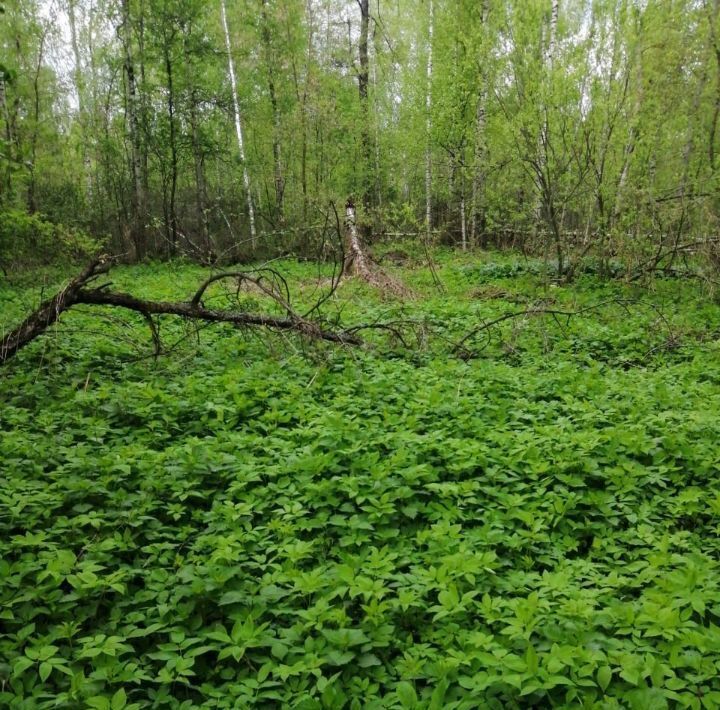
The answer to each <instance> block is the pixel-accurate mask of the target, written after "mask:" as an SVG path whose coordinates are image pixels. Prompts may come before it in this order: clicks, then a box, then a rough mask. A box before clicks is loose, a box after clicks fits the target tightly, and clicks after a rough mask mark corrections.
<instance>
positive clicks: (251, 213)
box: [220, 0, 257, 249]
mask: <svg viewBox="0 0 720 710" xmlns="http://www.w3.org/2000/svg"><path fill="white" fill-rule="evenodd" d="M220 17H221V19H222V26H223V32H224V34H225V49H226V51H227V58H228V74H229V76H230V88H231V90H232V100H233V113H234V115H235V134H236V136H237V142H238V155H239V157H240V163H241V164H242V172H243V185H244V187H245V195H246V197H247V208H248V220H249V222H250V244H251V246H252V248H253V249H255V247H256V246H257V232H256V230H255V208H254V207H253V198H252V190H251V189H250V174H249V172H248V168H247V162H246V161H245V143H244V141H243V130H242V118H241V115H240V100H239V98H238V90H237V80H236V78H235V62H234V61H233V57H232V45H231V43H230V30H229V29H228V21H227V12H226V10H225V0H220Z"/></svg>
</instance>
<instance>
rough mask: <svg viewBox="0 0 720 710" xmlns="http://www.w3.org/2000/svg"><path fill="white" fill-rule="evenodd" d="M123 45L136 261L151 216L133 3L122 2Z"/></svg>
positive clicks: (133, 237) (139, 256)
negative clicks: (145, 180)
mask: <svg viewBox="0 0 720 710" xmlns="http://www.w3.org/2000/svg"><path fill="white" fill-rule="evenodd" d="M122 18H123V21H122V27H121V30H122V32H121V35H122V44H123V51H124V55H125V57H124V69H125V78H126V82H127V83H126V112H125V115H126V120H127V128H128V134H129V138H130V149H131V156H130V163H131V170H132V227H131V230H130V236H131V240H132V242H133V246H134V247H135V257H136V258H137V259H142V258H143V257H144V256H145V253H146V247H147V244H146V238H145V218H146V213H147V204H146V193H145V187H144V185H143V178H142V172H143V171H142V147H141V137H140V118H139V112H140V105H139V104H140V102H139V96H138V88H137V80H136V77H135V64H134V61H133V54H132V28H131V24H130V0H122Z"/></svg>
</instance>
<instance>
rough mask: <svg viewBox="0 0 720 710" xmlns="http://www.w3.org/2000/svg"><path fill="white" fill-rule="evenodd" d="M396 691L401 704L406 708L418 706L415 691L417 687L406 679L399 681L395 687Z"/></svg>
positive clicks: (408, 709) (407, 709)
mask: <svg viewBox="0 0 720 710" xmlns="http://www.w3.org/2000/svg"><path fill="white" fill-rule="evenodd" d="M395 692H396V693H397V696H398V700H399V701H400V704H401V705H402V706H403V707H404V708H406V710H410V709H411V708H414V707H416V706H417V702H418V697H417V693H416V692H415V688H414V687H413V686H412V685H411V684H410V683H408V682H407V681H406V680H403V681H401V682H400V683H398V685H397V688H395Z"/></svg>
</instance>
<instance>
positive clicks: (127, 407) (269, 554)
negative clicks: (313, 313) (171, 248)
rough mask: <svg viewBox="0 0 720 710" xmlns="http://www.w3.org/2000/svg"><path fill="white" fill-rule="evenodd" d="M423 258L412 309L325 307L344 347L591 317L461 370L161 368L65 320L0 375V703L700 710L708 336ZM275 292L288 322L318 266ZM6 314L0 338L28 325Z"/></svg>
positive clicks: (120, 331)
mask: <svg viewBox="0 0 720 710" xmlns="http://www.w3.org/2000/svg"><path fill="white" fill-rule="evenodd" d="M438 258H439V264H438V275H439V276H440V278H441V279H442V281H443V283H444V285H445V289H446V292H445V293H444V294H439V293H438V292H437V291H436V290H435V289H434V287H433V285H432V281H431V279H430V276H429V274H428V272H427V269H426V268H416V267H413V262H412V261H411V262H410V263H409V264H408V265H407V266H406V268H404V269H403V271H402V275H403V276H404V278H405V279H406V281H407V282H408V283H409V285H411V286H412V288H413V289H414V290H415V292H416V293H417V294H418V295H419V298H417V299H415V300H412V301H407V302H405V303H399V302H394V301H383V300H380V299H379V298H378V293H377V291H376V290H374V289H370V288H368V287H366V286H364V285H363V284H362V283H360V282H352V281H351V282H347V283H346V284H344V285H343V286H342V287H341V290H340V292H339V295H338V297H337V304H338V305H339V306H340V305H341V306H342V308H343V309H344V312H343V316H342V317H343V319H348V320H349V321H352V320H353V319H355V318H356V317H357V316H358V315H360V314H362V316H363V317H364V318H366V319H370V320H371V319H372V318H374V317H382V318H383V319H385V320H388V319H391V318H393V317H397V316H400V315H402V316H403V317H405V318H413V319H417V320H420V321H423V322H426V323H427V326H428V328H430V327H431V326H432V327H434V328H435V329H436V333H438V332H439V333H440V334H442V335H443V336H444V337H446V338H447V339H449V340H451V341H455V340H457V338H459V336H460V335H461V334H462V333H465V332H467V331H468V330H470V329H471V328H473V327H474V326H476V325H477V323H478V322H479V321H480V320H481V319H485V320H490V319H493V318H495V317H497V316H499V315H501V314H503V313H506V312H508V311H509V310H512V309H513V308H516V307H519V308H522V307H523V306H524V305H527V304H528V303H538V302H539V301H540V300H542V302H543V303H546V304H547V303H552V304H554V305H555V306H556V307H557V308H558V309H560V308H562V309H567V310H575V311H577V310H580V309H582V308H583V307H586V306H590V305H593V304H597V303H600V302H606V303H607V305H606V306H604V307H602V308H599V309H595V310H588V311H586V312H585V313H584V314H583V315H581V316H577V317H574V318H571V319H569V320H566V319H562V320H558V321H557V322H556V321H555V320H554V319H553V318H552V317H550V316H543V317H538V318H532V317H528V318H523V319H513V320H508V321H506V322H504V323H502V324H499V325H498V327H497V328H494V329H493V330H492V331H491V332H489V333H485V334H483V336H482V337H479V338H478V339H479V340H480V341H483V340H486V341H487V342H486V346H485V347H484V349H483V348H481V347H480V345H481V344H482V343H480V342H479V343H476V346H477V347H476V352H477V357H474V358H472V359H469V360H463V359H461V358H459V357H454V356H452V355H451V354H449V353H448V348H447V346H446V344H445V342H444V341H443V339H442V338H441V337H438V336H437V334H436V336H435V337H434V338H433V339H431V340H429V341H428V342H427V343H426V345H425V346H424V347H423V346H420V347H418V348H417V349H416V350H414V351H411V352H408V351H407V350H405V349H402V348H399V349H396V348H394V347H393V346H392V343H390V344H388V343H387V342H386V341H382V342H380V341H378V343H379V346H378V347H379V349H377V350H374V351H373V350H370V351H368V350H365V349H357V348H355V349H346V348H339V347H337V346H328V345H323V344H319V343H311V342H310V343H302V341H299V340H297V339H287V338H285V337H283V336H276V337H275V336H273V337H271V336H269V335H268V336H266V337H263V338H258V337H256V335H252V334H249V333H246V332H244V331H238V330H235V329H233V328H231V327H225V326H220V327H217V328H215V329H211V330H203V331H202V333H201V336H200V342H199V343H198V341H197V340H196V339H195V338H194V337H192V338H190V339H188V338H187V337H186V338H185V339H183V340H182V343H181V345H179V346H178V349H177V350H176V351H175V353H174V354H173V356H172V357H164V358H161V359H159V360H157V361H155V360H153V359H152V358H148V357H146V356H147V353H148V350H149V349H150V346H149V343H148V339H149V338H148V334H147V329H146V326H145V324H144V323H143V321H142V319H140V318H137V319H136V320H133V318H132V317H130V318H119V317H116V316H113V317H112V318H110V319H103V320H102V321H100V320H99V319H100V318H101V315H100V314H99V313H98V312H97V311H91V310H89V309H88V310H85V311H82V310H80V309H78V310H76V311H73V312H71V313H68V314H67V315H66V316H65V319H64V320H63V322H62V324H61V326H60V327H59V329H58V330H57V331H56V333H55V335H54V336H52V337H50V336H46V337H45V339H41V340H38V341H36V342H35V343H34V344H33V345H31V346H29V347H28V348H26V349H25V350H23V351H22V352H21V353H20V354H19V355H18V357H17V358H16V359H15V360H14V361H13V362H11V363H8V365H6V367H5V370H4V372H3V381H2V388H1V389H0V430H1V431H2V432H3V434H2V436H1V437H0V461H2V481H3V484H2V486H0V556H1V561H0V610H1V611H0V618H1V621H0V705H2V706H3V707H10V708H33V707H38V708H51V707H68V708H76V707H88V708H100V709H106V708H111V709H112V710H121V709H122V708H144V707H158V708H161V707H185V708H194V707H208V708H211V707H212V708H234V707H268V708H269V707H296V708H341V707H349V708H372V707H392V708H416V707H418V708H419V707H426V708H467V709H468V710H470V708H478V707H495V708H512V707H579V706H583V707H598V708H600V707H605V708H612V707H628V708H647V709H648V710H649V709H652V710H655V709H657V708H663V707H667V706H668V705H672V706H677V707H690V708H716V707H720V680H718V678H719V677H720V628H719V627H718V625H717V622H718V617H719V616H720V586H719V585H720V562H718V560H719V559H720V558H719V557H718V553H719V552H720V548H719V547H718V542H717V540H718V536H717V533H718V520H719V518H718V516H719V515H720V478H719V477H718V472H719V468H718V462H719V461H720V420H719V419H718V416H717V412H718V408H719V407H720V358H718V346H717V340H716V337H717V327H718V322H719V319H720V308H719V307H718V306H717V305H716V304H715V303H714V302H713V301H712V300H711V299H708V298H707V294H706V293H705V292H703V291H702V290H701V288H700V286H699V285H697V284H696V283H695V282H690V283H689V284H688V283H687V282H685V281H683V280H680V279H668V280H657V281H655V282H654V284H653V286H652V288H651V289H648V288H647V287H641V286H639V285H636V284H632V283H630V284H628V283H621V282H601V281H598V280H597V279H596V276H594V275H585V276H580V277H579V279H578V282H577V283H576V284H575V285H574V286H572V287H564V286H557V287H548V282H547V278H546V276H545V275H544V274H543V273H542V271H543V269H542V264H538V263H535V262H532V261H531V262H525V261H522V260H517V259H509V258H505V257H503V258H501V257H499V256H497V255H493V256H489V257H487V258H485V259H483V258H481V257H479V256H478V255H473V256H472V257H468V258H464V257H463V258H461V257H458V256H452V255H450V254H445V255H441V256H440V257H438ZM280 268H281V269H282V270H283V272H284V273H286V274H289V275H290V276H291V277H292V280H293V282H295V283H296V284H299V288H301V289H302V290H304V291H305V295H304V296H303V295H302V294H301V295H300V298H307V299H311V294H312V290H313V288H315V286H314V284H315V278H316V273H317V272H316V267H315V266H311V265H308V264H304V265H303V264H299V263H297V262H293V261H286V262H283V263H282V264H280ZM197 276H198V269H197V268H196V267H191V266H177V265H176V266H135V267H127V268H124V269H119V270H118V271H117V273H116V274H115V276H114V279H115V280H116V281H118V282H119V283H120V285H121V286H124V285H133V286H134V287H135V288H136V289H137V288H141V291H142V293H148V294H152V295H154V296H157V297H167V298H176V297H180V296H182V294H184V293H187V292H188V290H191V289H192V285H193V284H195V283H196V281H197ZM31 283H32V282H31ZM140 285H142V287H140ZM0 289H2V290H0V298H2V300H3V303H5V304H8V306H7V310H6V309H5V308H4V309H3V318H5V316H6V315H7V318H8V319H17V317H19V316H20V315H21V314H23V313H24V312H25V311H26V310H27V308H28V306H29V305H30V304H32V303H34V302H35V301H36V299H37V296H38V288H37V287H36V286H34V285H30V286H27V285H26V286H24V287H20V286H16V287H14V288H10V287H9V286H7V285H6V286H0ZM47 289H50V286H49V285H48V287H47ZM219 297H220V296H219V294H216V296H215V298H219ZM243 298H245V299H247V300H248V301H257V300H262V298H261V296H258V294H255V293H248V294H245V296H243ZM630 302H632V305H628V304H630ZM622 304H626V305H622ZM651 304H652V305H651ZM626 308H627V310H625V309H626ZM100 324H101V325H100ZM162 327H163V333H164V335H165V337H166V339H168V341H172V340H173V339H175V338H177V339H182V338H183V336H184V335H185V336H186V335H187V332H186V326H184V325H181V324H179V323H177V322H173V321H171V320H167V321H164V322H163V326H162Z"/></svg>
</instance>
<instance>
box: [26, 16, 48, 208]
mask: <svg viewBox="0 0 720 710" xmlns="http://www.w3.org/2000/svg"><path fill="white" fill-rule="evenodd" d="M46 34H47V33H46V30H45V29H43V31H42V34H41V36H40V46H39V47H38V57H37V64H36V66H35V76H34V78H33V129H32V134H31V136H30V170H29V176H28V190H27V208H28V212H30V213H32V212H35V211H36V210H37V204H36V199H35V188H36V181H35V176H36V170H35V168H36V166H35V162H36V160H37V144H38V138H39V134H40V70H41V69H42V63H43V55H44V53H45V38H46Z"/></svg>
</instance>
